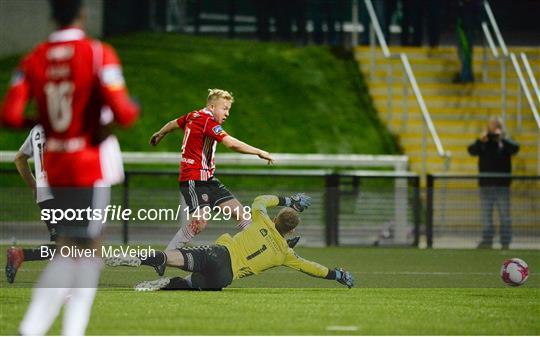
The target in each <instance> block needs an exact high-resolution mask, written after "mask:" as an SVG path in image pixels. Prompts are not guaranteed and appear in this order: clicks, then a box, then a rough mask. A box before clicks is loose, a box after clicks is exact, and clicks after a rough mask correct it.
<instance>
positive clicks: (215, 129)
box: [212, 125, 225, 135]
mask: <svg viewBox="0 0 540 337" xmlns="http://www.w3.org/2000/svg"><path fill="white" fill-rule="evenodd" d="M212 131H214V133H215V134H216V135H219V134H220V133H222V132H225V131H223V128H222V127H221V125H216V126H214V127H213V128H212Z"/></svg>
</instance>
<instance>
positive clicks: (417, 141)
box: [398, 134, 538, 153]
mask: <svg viewBox="0 0 540 337" xmlns="http://www.w3.org/2000/svg"><path fill="white" fill-rule="evenodd" d="M398 137H399V140H400V144H401V146H404V147H406V148H412V147H418V148H419V147H421V146H422V137H421V136H420V137H418V136H417V137H410V138H409V137H408V138H405V137H401V136H400V135H399V134H398ZM514 140H515V141H516V142H517V143H518V144H519V145H520V148H521V151H536V145H537V143H538V142H537V140H520V137H514ZM441 141H442V142H443V145H444V147H445V148H447V149H449V150H450V151H452V153H454V152H456V151H455V150H459V149H461V150H464V149H465V151H466V150H467V147H468V146H469V145H471V144H472V143H473V142H475V141H476V138H474V136H473V137H467V135H463V137H462V138H454V139H452V138H450V139H447V138H443V139H441Z"/></svg>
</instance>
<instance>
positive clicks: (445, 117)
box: [381, 111, 537, 131]
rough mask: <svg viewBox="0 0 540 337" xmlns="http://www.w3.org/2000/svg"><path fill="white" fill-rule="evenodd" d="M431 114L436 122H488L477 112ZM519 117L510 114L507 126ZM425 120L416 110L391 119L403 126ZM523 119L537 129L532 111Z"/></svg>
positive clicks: (515, 124) (513, 125) (510, 126)
mask: <svg viewBox="0 0 540 337" xmlns="http://www.w3.org/2000/svg"><path fill="white" fill-rule="evenodd" d="M408 112H410V111H408ZM430 115H431V119H432V120H433V122H436V123H437V122H439V121H441V122H445V121H449V122H450V123H452V122H456V123H462V124H467V123H469V122H472V123H479V122H480V123H483V124H484V125H485V124H486V123H487V118H486V116H484V115H481V114H476V113H461V114H453V113H447V114H445V113H441V112H438V113H431V111H430ZM381 117H382V120H384V121H386V122H388V120H387V115H384V116H381ZM517 118H518V116H517V115H514V114H511V115H509V116H508V118H507V120H506V123H505V125H506V127H507V128H516V127H517V126H518V125H517V124H518V122H517ZM423 120H424V119H423V117H422V115H421V114H420V112H419V111H415V112H412V113H408V114H405V113H402V112H400V114H396V115H392V119H391V120H390V122H392V123H399V124H400V125H402V126H407V123H409V121H423ZM521 121H522V123H532V126H533V130H531V131H534V130H537V127H536V123H535V119H534V116H533V115H532V113H531V114H522V115H521Z"/></svg>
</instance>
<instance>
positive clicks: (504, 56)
mask: <svg viewBox="0 0 540 337" xmlns="http://www.w3.org/2000/svg"><path fill="white" fill-rule="evenodd" d="M483 6H484V11H485V13H486V16H487V18H488V22H489V26H488V22H486V21H485V20H484V21H483V22H482V31H483V33H484V37H485V40H486V42H487V43H488V45H489V49H490V50H491V54H492V56H493V58H494V59H496V60H499V61H500V67H501V109H502V119H503V120H504V121H506V120H507V117H508V116H507V101H508V71H507V69H506V64H507V62H508V60H510V63H511V64H512V67H513V69H514V71H515V72H516V75H517V78H518V93H517V100H516V105H517V107H516V108H517V109H516V110H517V113H516V125H517V130H518V131H521V129H522V123H523V116H522V111H521V110H522V102H521V96H522V92H523V94H524V95H525V98H526V100H527V103H528V105H529V107H530V109H531V112H532V114H533V117H534V120H535V122H536V126H537V128H538V130H539V133H538V140H537V172H538V173H540V114H539V113H538V108H537V105H536V102H535V100H534V99H533V95H532V93H531V91H532V92H533V93H534V94H535V95H536V101H537V102H538V103H539V104H540V90H539V89H538V83H537V82H536V78H535V77H534V74H533V72H532V69H531V66H530V64H529V60H528V58H527V55H526V54H525V53H523V52H522V53H520V58H518V57H517V56H516V54H515V53H513V52H510V51H509V50H508V47H507V46H506V42H505V41H504V38H503V36H502V34H501V31H500V29H499V25H498V24H497V20H495V16H494V15H493V11H492V10H491V6H490V5H489V1H487V0H484V3H483ZM490 26H491V27H490ZM490 28H491V29H492V30H493V32H494V33H495V38H496V40H497V44H498V46H497V44H495V42H494V39H493V36H492V35H491V31H490ZM499 48H500V50H501V52H500V53H499V51H498V49H499ZM520 60H521V62H522V63H523V68H524V69H525V72H526V73H527V77H528V78H529V82H530V84H531V87H532V89H530V88H529V84H528V83H527V80H526V78H525V76H524V74H523V71H522V69H521V65H520V63H519V61H520ZM482 68H483V69H482V73H483V77H484V78H483V79H484V81H486V80H487V57H486V53H485V52H484V60H483V67H482Z"/></svg>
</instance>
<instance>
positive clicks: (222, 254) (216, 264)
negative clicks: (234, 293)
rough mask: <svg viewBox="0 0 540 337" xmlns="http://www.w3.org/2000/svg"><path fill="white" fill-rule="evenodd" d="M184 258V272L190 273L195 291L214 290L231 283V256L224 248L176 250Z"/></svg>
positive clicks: (200, 247)
mask: <svg viewBox="0 0 540 337" xmlns="http://www.w3.org/2000/svg"><path fill="white" fill-rule="evenodd" d="M178 250H179V251H180V253H181V254H182V256H183V257H184V268H183V269H184V270H187V271H191V272H193V274H192V275H191V285H192V287H193V288H195V289H201V290H210V289H212V290H216V289H222V288H225V287H227V286H228V285H230V284H231V283H232V280H233V273H232V267H231V255H230V254H229V251H228V250H227V248H226V247H225V246H222V245H211V246H196V247H182V248H178Z"/></svg>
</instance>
